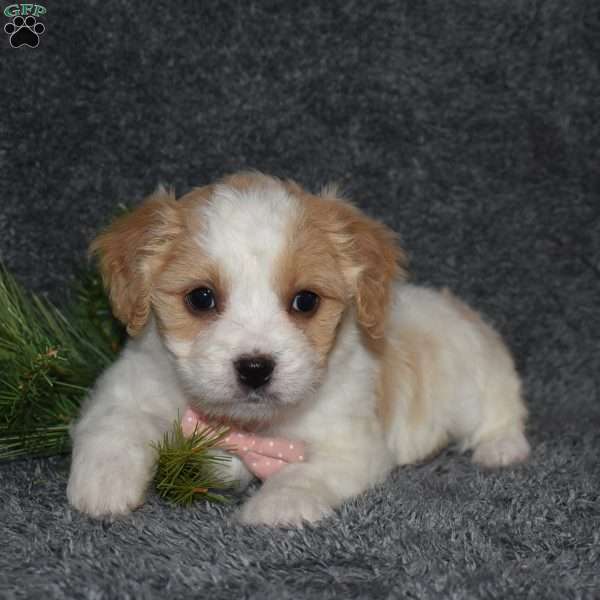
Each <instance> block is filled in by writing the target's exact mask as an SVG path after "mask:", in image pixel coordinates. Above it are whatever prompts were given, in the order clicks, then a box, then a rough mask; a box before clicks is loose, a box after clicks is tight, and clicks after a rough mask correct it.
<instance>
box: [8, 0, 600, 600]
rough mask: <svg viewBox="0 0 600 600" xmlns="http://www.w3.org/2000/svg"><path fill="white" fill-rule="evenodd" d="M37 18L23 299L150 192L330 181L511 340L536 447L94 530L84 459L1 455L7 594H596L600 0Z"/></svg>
mask: <svg viewBox="0 0 600 600" xmlns="http://www.w3.org/2000/svg"><path fill="white" fill-rule="evenodd" d="M5 4H7V3H5ZM3 6H4V5H3ZM46 6H47V8H48V13H47V15H45V17H44V18H43V21H44V23H45V25H46V28H47V31H46V33H45V34H44V35H43V37H42V39H41V43H40V46H39V47H38V48H36V49H28V48H20V49H12V48H10V47H9V45H8V38H7V36H5V35H4V33H3V32H0V42H1V44H0V46H1V55H0V56H1V60H0V81H1V82H2V83H1V85H0V99H1V103H0V107H1V109H0V166H1V168H0V178H1V180H0V194H1V195H0V206H1V210H0V257H1V258H2V260H3V261H5V263H6V264H7V265H8V267H9V268H10V269H11V270H12V271H13V272H14V273H15V274H16V275H17V276H18V277H19V279H20V280H21V281H22V282H23V283H25V284H27V285H28V286H30V287H31V288H33V289H35V290H37V291H40V292H48V293H50V295H51V297H53V298H54V299H55V300H59V301H61V300H62V299H63V297H64V290H65V289H66V288H67V286H68V282H69V279H70V278H71V276H72V273H73V271H74V267H75V265H76V264H77V262H78V261H80V260H81V258H82V256H83V253H84V249H85V247H86V244H87V243H88V241H89V240H90V238H91V236H92V235H93V233H94V232H95V231H96V230H97V229H98V227H100V226H101V225H102V224H103V223H105V222H106V221H107V219H108V218H109V216H110V215H111V214H112V212H113V211H114V207H115V205H116V204H117V203H118V202H125V203H132V202H134V201H136V200H139V199H140V198H141V197H143V195H144V194H146V193H148V192H149V191H151V190H152V188H153V187H154V186H155V185H156V184H157V183H158V182H159V181H162V182H166V183H170V184H173V185H175V186H176V189H177V191H178V192H179V193H182V192H184V191H186V190H187V189H189V188H190V187H191V186H193V185H198V184H203V183H205V182H208V181H210V180H212V179H214V178H215V177H217V176H219V175H222V174H224V173H226V172H230V171H232V170H235V169H238V168H240V167H255V168H259V169H263V170H265V171H267V172H270V173H273V174H276V175H280V176H290V177H294V178H296V179H298V180H299V181H300V182H302V183H304V184H305V185H307V186H309V187H311V188H313V189H314V188H316V187H317V186H318V185H320V184H322V183H324V182H326V181H329V180H337V181H339V182H341V183H342V184H343V185H344V186H346V188H347V189H348V190H349V191H350V192H351V194H352V195H353V197H354V198H355V199H356V200H357V202H358V203H359V205H360V206H362V207H363V208H365V209H366V210H367V211H368V212H369V213H370V214H372V215H374V216H377V217H379V218H381V219H383V220H384V221H385V222H387V223H388V224H389V225H391V226H393V227H394V228H396V229H397V230H398V231H399V232H400V233H401V235H402V239H403V240H404V243H405V245H406V247H407V248H408V250H409V252H410V255H411V257H412V269H413V273H414V278H415V280H416V281H419V282H423V283H430V284H436V285H449V286H451V287H452V288H453V289H454V290H455V291H456V292H457V293H458V294H460V295H462V296H463V297H465V298H466V299H467V300H469V301H470V302H471V303H472V304H473V305H474V306H475V307H477V308H478V309H481V310H483V311H484V312H485V313H486V314H487V315H488V316H489V318H490V320H491V321H492V322H494V323H495V324H496V325H497V326H498V327H499V329H500V330H501V331H502V333H503V334H504V335H505V336H506V338H507V340H508V342H509V344H510V346H511V347H512V348H513V350H514V352H515V355H516V360H517V364H518V367H519V370H520V372H521V373H522V375H523V378H524V381H525V389H526V394H527V398H528V401H529V405H530V408H531V420H530V427H529V434H530V438H531V441H532V444H533V456H532V458H531V461H530V462H529V464H527V465H526V466H524V467H522V468H517V469H514V470H507V471H504V472H498V473H491V474H490V473H482V472H480V471H479V470H478V469H477V468H475V467H474V466H472V465H471V464H470V462H469V457H467V456H460V455H457V454H455V453H453V452H448V453H446V454H445V455H443V456H441V457H439V458H437V459H436V460H434V461H433V462H431V463H428V464H424V465H420V466H414V467H408V468H403V469H399V470H397V471H396V472H395V473H394V475H393V476H392V477H391V478H390V480H389V481H388V482H387V483H386V484H385V485H384V486H382V487H381V488H379V489H377V490H374V491H372V492H370V493H367V494H365V495H364V496H362V497H360V498H358V499H356V500H355V501H353V502H350V503H349V504H348V505H346V506H344V508H343V509H342V510H340V511H339V513H338V514H337V515H336V516H335V517H334V518H332V519H331V520H330V521H328V522H326V523H324V524H323V525H322V526H320V527H318V528H315V529H308V530H304V531H291V532H285V531H275V532H272V531H264V530H252V529H243V528H241V527H239V526H238V525H236V524H235V523H233V522H232V515H233V513H234V511H235V506H232V507H229V508H225V509H222V508H215V507H205V506H197V507H196V508H194V509H192V510H185V509H176V508H172V507H170V506H168V505H166V504H164V503H163V502H161V501H159V500H157V499H156V497H154V496H151V497H150V499H149V502H148V504H147V505H146V506H144V507H143V508H142V509H141V510H139V511H138V512H136V513H135V514H133V515H132V516H131V517H130V518H127V519H124V520H122V521H119V522H116V523H113V524H111V523H107V522H105V523H101V522H94V521H91V520H89V519H87V518H86V517H83V516H81V515H79V514H77V513H75V512H74V511H72V510H71V509H70V508H69V507H68V506H67V504H66V501H65V485H66V477H67V473H68V467H69V461H68V459H67V458H56V459H50V460H39V461H37V460H36V461H20V462H15V463H11V464H5V465H2V466H0V540H1V542H0V544H1V548H0V596H1V597H3V598H4V597H6V598H26V597H27V598H41V597H44V598H60V597H87V598H95V599H99V598H113V597H124V598H150V597H156V598H179V597H184V596H188V597H192V596H194V597H203V598H204V597H206V598H214V599H215V600H217V599H218V598H233V597H242V598H260V599H268V598H273V599H277V600H281V599H285V598H305V597H307V598H308V597H310V598H336V599H340V598H399V597H406V598H435V597H443V598H484V597H493V598H559V597H560V598H598V597H600V561H599V552H600V501H599V485H600V466H599V456H598V454H599V450H600V432H599V428H600V406H599V401H598V379H599V377H598V372H599V365H598V360H599V356H600V352H599V351H600V348H599V345H600V342H599V339H600V336H599V330H600V327H599V321H600V317H599V313H598V301H599V299H600V236H599V235H598V233H599V227H600V197H599V193H600V170H599V169H600V125H599V123H598V115H599V111H600V74H599V69H600V5H599V4H598V2H597V1H596V0H589V1H584V0H582V1H577V0H548V1H545V2H544V1H534V0H529V1H528V0H518V1H514V0H510V1H509V0H506V1H504V0H498V1H497V2H485V1H480V2H479V1H477V0H455V1H453V2H442V1H441V0H440V1H438V2H435V1H433V0H419V1H416V0H415V1H410V2H409V1H404V0H399V1H389V2H383V1H376V2H358V1H354V0H348V1H346V2H316V1H311V0H307V1H304V2H293V1H289V2H283V3H276V2H264V3H259V2H254V1H252V2H234V1H228V2H218V3H217V2H192V1H191V0H190V1H186V0H183V1H180V2H177V3H174V2H173V3H171V2H166V1H164V2H145V3H124V2H118V1H117V0H106V1H103V2H99V1H96V0H85V1H80V2H69V3H67V2H47V4H46ZM2 36H3V37H2Z"/></svg>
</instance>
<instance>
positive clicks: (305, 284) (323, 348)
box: [274, 211, 349, 365]
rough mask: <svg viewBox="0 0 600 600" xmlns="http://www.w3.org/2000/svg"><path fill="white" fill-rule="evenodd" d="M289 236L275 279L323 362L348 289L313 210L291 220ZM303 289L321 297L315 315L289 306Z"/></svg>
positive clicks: (287, 307)
mask: <svg viewBox="0 0 600 600" xmlns="http://www.w3.org/2000/svg"><path fill="white" fill-rule="evenodd" d="M288 237H289V245H288V248H287V250H286V252H285V253H284V254H283V255H282V256H281V257H280V259H279V265H278V268H277V269H276V281H275V282H274V283H275V286H276V288H277V289H278V290H279V296H280V298H281V301H282V304H283V306H284V307H285V308H286V309H287V310H288V313H289V315H290V319H292V320H293V322H294V324H295V325H296V326H297V327H299V328H300V329H301V330H302V331H303V332H304V334H305V335H306V337H307V338H308V339H309V341H310V342H311V344H312V345H313V347H314V348H315V350H316V352H317V353H318V355H319V358H320V363H321V365H323V364H325V362H326V360H327V356H328V354H329V351H330V350H331V347H332V345H333V342H334V340H335V333H336V330H337V326H338V324H339V321H340V319H341V316H342V314H343V312H344V309H345V307H346V303H347V301H348V300H349V290H348V288H347V285H346V282H345V280H344V278H343V277H342V275H341V273H340V269H339V265H338V263H337V261H336V258H335V248H334V247H333V246H332V244H331V240H329V238H328V237H327V235H326V234H325V233H324V232H323V231H322V230H321V229H320V228H319V226H318V222H316V221H315V220H314V215H313V214H311V213H310V211H305V212H304V213H302V215H301V217H300V219H299V220H297V221H295V222H293V223H291V224H290V229H289V234H288ZM302 290H308V291H311V292H314V293H315V294H317V295H318V296H319V298H320V300H319V306H318V308H317V310H316V312H315V313H314V314H312V315H304V314H300V313H297V312H294V311H293V310H291V309H290V307H291V304H292V302H293V299H294V297H295V295H296V294H297V293H298V292H300V291H302Z"/></svg>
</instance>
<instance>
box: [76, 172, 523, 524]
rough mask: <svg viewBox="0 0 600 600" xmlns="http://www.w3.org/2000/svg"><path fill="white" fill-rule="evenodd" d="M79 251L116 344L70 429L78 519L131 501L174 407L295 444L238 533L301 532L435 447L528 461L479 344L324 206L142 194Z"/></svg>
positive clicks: (219, 191) (517, 421)
mask: <svg viewBox="0 0 600 600" xmlns="http://www.w3.org/2000/svg"><path fill="white" fill-rule="evenodd" d="M92 249H93V251H94V252H95V253H97V254H98V255H99V257H100V266H101V270H102V274H103V277H104V280H105V283H106V285H107V288H108V290H109V292H110V298H111V302H112V305H113V309H114V312H115V315H116V316H117V317H118V318H119V319H121V320H122V321H123V322H124V323H125V324H126V325H127V329H128V332H129V333H130V335H131V336H132V339H131V340H130V341H129V342H128V344H127V346H126V348H125V350H124V351H123V353H122V354H121V356H120V358H119V359H118V361H117V362H116V363H115V364H114V365H113V366H112V367H111V368H109V369H108V370H107V371H106V373H104V374H103V375H102V377H101V378H100V380H99V381H98V382H97V385H96V387H95V389H94V391H93V392H92V394H91V396H90V398H89V399H88V401H87V402H86V404H85V406H84V408H83V410H82V414H81V417H80V419H79V421H78V422H77V423H76V425H75V426H74V428H73V432H72V433H73V441H74V448H73V462H72V469H71V475H70V479H69V485H68V497H69V500H70V502H71V503H72V504H73V506H75V507H76V508H78V509H80V510H81V511H83V512H86V513H88V514H90V515H94V516H103V515H113V516H114V515H121V514H124V513H127V512H128V511H130V510H132V509H133V508H135V507H137V506H139V505H140V504H141V503H142V502H143V500H144V494H145V492H146V488H147V487H148V484H149V482H150V480H151V479H152V476H153V470H154V462H155V451H154V450H153V448H152V447H151V442H154V441H157V440H159V439H160V438H161V437H162V435H163V433H164V432H165V431H166V430H167V429H168V428H170V427H171V425H172V423H173V421H174V420H176V419H177V418H178V415H182V414H183V412H184V410H185V407H186V406H188V405H191V406H193V407H196V408H198V409H199V410H201V411H202V412H203V413H205V414H207V415H212V416H214V417H217V418H227V419H229V420H230V421H231V422H233V423H235V424H236V425H237V426H241V427H248V428H251V429H253V430H255V431H260V432H263V433H265V434H267V435H282V436H286V437H288V438H294V439H301V440H304V441H305V442H306V444H307V449H308V451H307V457H306V461H305V462H303V463H298V464H292V465H289V466H287V467H285V468H284V469H282V470H281V471H280V472H279V473H277V474H276V475H274V476H272V477H271V478H269V479H268V480H267V481H266V482H265V483H264V484H263V485H262V487H261V488H260V489H259V490H258V491H257V492H256V494H254V495H253V496H252V497H251V498H250V499H249V500H248V501H247V502H246V503H245V505H244V506H243V507H242V509H241V513H240V518H241V520H242V521H243V522H244V523H254V524H266V525H301V524H302V523H303V522H304V521H309V522H314V521H317V520H318V519H320V518H322V517H324V516H325V515H327V514H329V513H330V512H331V511H332V510H333V509H334V508H335V507H336V506H339V505H340V504H341V503H342V502H343V501H344V500H345V499H347V498H350V497H352V496H355V495H357V494H360V493H361V492H363V491H364V490H366V489H368V488H369V487H371V486H373V485H375V484H377V483H379V482H381V481H383V480H384V479H385V477H386V476H387V474H388V473H389V472H390V470H391V469H392V468H393V467H394V466H395V465H402V464H406V463H412V462H416V461H420V460H423V459H426V458H427V457H429V456H431V455H432V454H434V453H435V452H437V451H438V450H440V449H441V448H442V447H444V446H445V445H447V444H448V443H451V442H454V443H458V444H459V446H460V447H461V448H462V449H463V450H473V459H474V461H475V462H477V463H480V464H482V465H485V466H488V467H494V466H502V465H509V464H511V463H514V462H518V461H522V460H524V459H525V458H526V457H527V455H528V453H529V445H528V443H527V440H526V439H525V436H524V433H523V430H524V421H525V417H526V409H525V406H524V403H523V400H522V398H521V390H520V381H519V377H518V375H517V373H516V372H515V368H514V366H513V361H512V359H511V356H510V354H509V352H508V351H507V349H506V347H505V345H504V344H503V342H502V340H501V339H500V337H499V336H498V334H497V333H496V332H495V331H494V330H493V329H492V328H491V327H490V326H489V325H487V324H486V323H484V321H482V319H481V318H480V317H479V316H478V315H477V313H475V312H474V311H472V310H471V309H470V308H468V307H467V306H466V305H464V304H463V303H462V302H460V301H459V300H457V299H456V298H454V297H453V296H452V295H451V294H450V293H448V292H445V291H444V292H437V291H434V290H430V289H425V288H420V287H416V286H413V285H408V284H406V283H404V279H405V270H404V269H405V257H404V254H403V252H402V250H401V249H400V248H399V246H398V245H397V242H396V238H395V236H394V234H393V233H392V232H391V231H390V230H389V229H388V228H387V227H385V226H384V225H382V224H380V223H378V222H376V221H373V220H371V219H369V218H367V217H366V216H365V215H363V214H362V213H361V212H360V211H358V210H357V209H356V208H354V207H352V206H351V205H350V204H348V203H346V202H345V201H343V200H340V199H338V198H336V197H335V191H334V190H327V189H326V190H324V191H323V192H322V193H321V194H320V195H318V196H315V195H311V194H309V193H307V192H306V191H304V190H303V189H302V188H300V187H299V186H298V185H297V184H295V183H291V182H284V181H280V180H277V179H274V178H272V177H267V176H265V175H261V174H258V173H240V174H237V175H233V176H230V177H227V178H225V179H223V180H222V181H220V182H218V183H216V184H215V185H211V186H207V187H204V188H200V189H197V190H194V191H192V192H191V193H189V194H187V195H186V196H184V197H183V198H181V199H180V200H179V201H177V200H175V198H174V196H173V195H172V194H171V193H169V192H166V191H164V190H162V189H159V190H158V191H157V192H156V193H155V194H154V195H153V196H151V197H150V198H148V199H147V200H146V201H145V202H144V203H143V204H142V205H141V206H140V207H139V208H138V209H137V210H135V211H134V212H132V213H130V214H128V215H126V216H124V217H122V218H121V219H119V220H117V221H116V222H115V223H114V224H113V225H112V226H111V227H110V228H109V229H108V230H107V231H106V232H105V233H103V234H102V235H101V236H100V237H99V238H98V239H97V240H96V241H95V242H94V244H93V246H92ZM230 468H231V473H230V474H231V475H232V476H233V477H235V478H237V479H238V480H239V481H240V482H241V485H244V484H246V483H247V482H248V481H249V480H250V479H251V477H250V475H249V474H248V472H247V471H246V470H245V468H244V467H243V465H242V463H241V462H240V461H239V460H238V459H236V458H234V459H232V463H231V467H230Z"/></svg>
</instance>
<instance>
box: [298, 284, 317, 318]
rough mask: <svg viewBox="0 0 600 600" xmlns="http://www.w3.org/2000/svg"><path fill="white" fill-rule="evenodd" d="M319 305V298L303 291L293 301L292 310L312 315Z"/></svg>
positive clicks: (312, 293)
mask: <svg viewBox="0 0 600 600" xmlns="http://www.w3.org/2000/svg"><path fill="white" fill-rule="evenodd" d="M318 305H319V296H317V295H316V294H315V293H314V292H309V291H308V290H302V291H301V292H298V293H297V294H296V295H295V296H294V299H293V300H292V310H295V311H296V312H300V313H310V312H313V311H314V310H316V308H317V306H318Z"/></svg>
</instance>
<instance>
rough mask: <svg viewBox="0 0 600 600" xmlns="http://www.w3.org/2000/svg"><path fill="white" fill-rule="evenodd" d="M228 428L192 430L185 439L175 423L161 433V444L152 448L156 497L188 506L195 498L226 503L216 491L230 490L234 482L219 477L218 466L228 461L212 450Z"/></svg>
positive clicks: (225, 457) (225, 499)
mask: <svg viewBox="0 0 600 600" xmlns="http://www.w3.org/2000/svg"><path fill="white" fill-rule="evenodd" d="M227 433H228V429H227V428H226V427H221V428H216V429H213V428H205V429H202V430H199V429H196V431H194V433H193V434H192V435H191V436H190V437H186V436H184V434H183V431H182V430H181V426H180V424H179V423H178V422H175V424H174V426H173V429H172V430H171V431H169V432H167V433H165V435H164V438H163V440H162V442H159V443H158V444H155V445H154V447H155V449H156V451H157V455H158V467H157V470H156V475H155V477H154V485H155V487H156V491H157V493H158V495H159V496H161V497H162V498H165V499H166V500H169V501H171V502H173V503H175V504H182V505H189V504H191V503H192V502H194V501H195V500H197V499H198V498H205V499H207V500H211V501H214V502H226V501H227V497H226V496H223V495H222V494H219V493H218V492H217V491H216V490H221V491H226V490H231V489H232V488H233V486H234V485H235V482H234V481H227V480H224V479H223V478H222V476H220V475H219V472H218V471H219V466H221V465H223V464H224V463H227V462H228V461H229V460H231V459H230V458H229V457H228V456H227V455H224V454H221V453H215V452H214V449H215V448H216V447H217V445H218V444H219V442H221V441H222V440H223V438H224V437H225V436H226V435H227Z"/></svg>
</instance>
